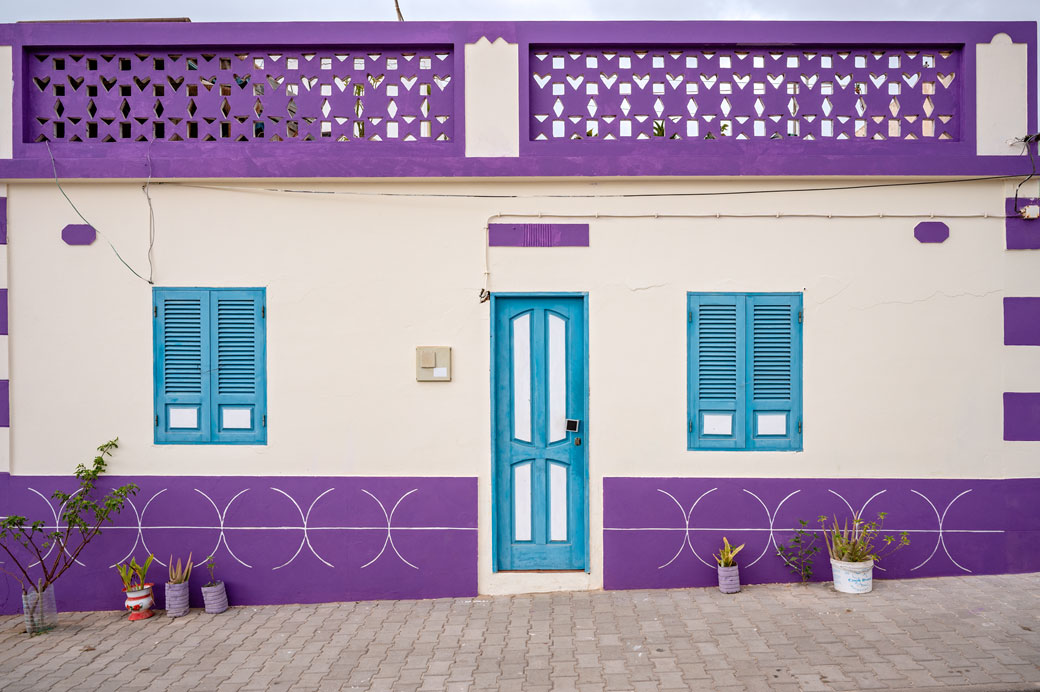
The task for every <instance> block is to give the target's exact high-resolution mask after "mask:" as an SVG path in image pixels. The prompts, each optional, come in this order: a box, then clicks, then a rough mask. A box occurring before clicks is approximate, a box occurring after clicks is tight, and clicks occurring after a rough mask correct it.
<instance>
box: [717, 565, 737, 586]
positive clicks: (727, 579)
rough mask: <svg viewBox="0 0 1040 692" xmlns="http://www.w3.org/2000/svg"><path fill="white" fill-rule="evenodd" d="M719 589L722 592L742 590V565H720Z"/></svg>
mask: <svg viewBox="0 0 1040 692" xmlns="http://www.w3.org/2000/svg"><path fill="white" fill-rule="evenodd" d="M719 591H721V592H722V593H738V592H739V591H740V567H738V566H737V565H733V566H732V567H719Z"/></svg>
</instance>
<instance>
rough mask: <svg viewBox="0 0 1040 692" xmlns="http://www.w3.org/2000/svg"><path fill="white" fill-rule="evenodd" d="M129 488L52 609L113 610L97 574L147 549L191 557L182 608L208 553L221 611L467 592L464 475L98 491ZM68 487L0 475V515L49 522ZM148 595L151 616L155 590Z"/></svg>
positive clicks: (469, 568)
mask: <svg viewBox="0 0 1040 692" xmlns="http://www.w3.org/2000/svg"><path fill="white" fill-rule="evenodd" d="M130 481H133V482H135V483H137V484H138V485H139V486H140V487H141V490H140V492H138V493H137V495H136V497H134V498H133V499H132V503H133V507H130V506H128V507H126V508H125V509H124V510H123V513H122V514H121V515H119V516H118V517H117V518H116V520H115V523H114V525H113V526H111V527H108V528H106V529H105V530H104V532H103V533H102V534H101V536H100V537H99V538H98V539H97V540H96V541H95V542H94V543H92V544H91V545H90V547H88V549H87V550H86V551H85V552H84V553H83V554H82V556H81V557H80V560H81V562H83V563H84V564H85V566H84V567H76V568H74V569H73V570H72V574H70V575H67V577H66V578H65V579H63V580H62V583H60V584H58V590H57V597H58V606H59V608H60V609H62V610H106V609H116V610H118V609H120V608H122V598H121V594H120V592H119V590H118V588H116V587H115V585H114V584H113V583H112V569H111V568H110V567H108V566H109V565H112V564H115V563H116V562H118V561H120V560H124V559H128V558H129V557H130V556H131V555H135V556H137V558H138V559H139V560H140V559H141V558H142V557H143V556H145V555H147V554H148V552H152V553H153V554H155V556H156V560H157V561H160V562H162V563H165V562H166V561H167V560H168V557H169V555H170V554H171V553H172V554H173V555H174V556H180V557H181V558H186V557H187V556H188V553H189V552H191V553H192V554H194V556H195V560H196V563H197V564H199V565H200V566H199V567H198V568H196V570H195V571H194V572H193V574H192V579H191V582H192V587H191V599H192V606H194V607H198V606H201V605H202V603H201V602H200V601H201V592H200V590H199V587H200V586H201V585H202V584H203V582H205V581H206V579H207V575H206V570H204V569H202V568H201V564H202V563H203V562H204V558H205V556H207V555H210V554H215V556H216V557H215V561H216V564H217V570H216V574H217V577H219V578H220V579H223V580H224V582H225V583H226V584H227V591H228V598H229V600H230V602H231V604H232V605H254V604H273V603H320V602H330V601H353V600H366V599H401V598H442V597H453V596H474V595H476V593H477V480H476V479H475V478H448V477H418V478H416V477H401V478H387V477H381V478H380V477H364V478H362V477H273V476H267V477H219V476H218V477H164V476H140V477H121V478H120V477H112V478H108V479H107V480H106V484H107V485H109V486H111V485H119V484H122V483H127V482H130ZM73 485H74V483H73V480H72V479H71V478H69V477H54V476H9V475H8V474H2V475H0V504H2V512H0V513H2V514H12V513H18V514H22V515H24V516H27V517H29V518H30V519H44V520H46V521H47V522H53V521H54V516H55V515H54V513H55V512H56V511H57V507H56V506H55V504H54V502H53V501H51V500H48V499H46V498H49V497H50V494H51V492H53V491H54V490H55V489H56V488H61V489H63V490H70V489H71V488H72V487H73ZM33 490H35V491H38V492H39V493H41V495H37V494H36V493H35V492H33ZM155 569H157V570H158V572H159V573H160V574H161V573H162V572H163V570H164V569H165V567H164V565H161V564H160V565H155ZM5 595H6V599H4V598H3V597H4V596H5ZM156 597H157V598H158V600H159V603H158V607H159V608H162V607H163V605H164V600H163V599H164V594H163V590H162V589H158V590H157V592H156ZM19 603H20V601H19V598H18V589H17V585H16V584H15V582H13V581H11V580H9V579H5V578H0V612H2V613H15V612H18V609H19V607H20V605H19Z"/></svg>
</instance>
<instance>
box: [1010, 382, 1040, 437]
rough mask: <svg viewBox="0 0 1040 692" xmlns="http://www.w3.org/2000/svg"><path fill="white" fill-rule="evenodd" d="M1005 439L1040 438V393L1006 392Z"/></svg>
mask: <svg viewBox="0 0 1040 692" xmlns="http://www.w3.org/2000/svg"><path fill="white" fill-rule="evenodd" d="M1004 439H1005V440H1013V441H1026V440H1040V393H1037V392H1004Z"/></svg>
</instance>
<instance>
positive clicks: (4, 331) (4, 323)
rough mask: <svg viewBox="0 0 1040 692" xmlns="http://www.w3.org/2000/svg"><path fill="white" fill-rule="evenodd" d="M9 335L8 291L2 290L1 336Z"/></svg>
mask: <svg viewBox="0 0 1040 692" xmlns="http://www.w3.org/2000/svg"><path fill="white" fill-rule="evenodd" d="M6 334H7V289H6V288H0V335H6Z"/></svg>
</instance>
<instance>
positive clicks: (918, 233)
mask: <svg viewBox="0 0 1040 692" xmlns="http://www.w3.org/2000/svg"><path fill="white" fill-rule="evenodd" d="M914 237H915V238H917V240H918V242H921V243H942V242H944V241H945V240H946V239H947V238H949V237H950V227H949V226H947V225H946V224H945V223H943V222H942V221H922V222H921V223H919V224H917V225H916V226H914Z"/></svg>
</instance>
